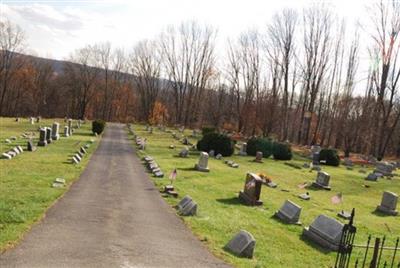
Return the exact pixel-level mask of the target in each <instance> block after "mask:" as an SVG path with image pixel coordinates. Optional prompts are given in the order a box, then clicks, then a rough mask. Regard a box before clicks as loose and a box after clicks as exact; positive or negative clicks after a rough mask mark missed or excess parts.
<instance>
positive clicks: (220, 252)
mask: <svg viewBox="0 0 400 268" xmlns="http://www.w3.org/2000/svg"><path fill="white" fill-rule="evenodd" d="M132 129H133V130H134V133H135V135H137V136H139V137H141V138H143V139H147V144H146V150H145V151H143V152H140V151H137V153H138V155H139V156H140V157H144V156H146V155H151V156H152V157H153V159H155V160H156V162H157V164H158V165H159V166H161V167H162V168H163V171H164V172H167V171H168V172H170V171H172V170H174V169H175V168H176V170H177V174H178V175H177V178H176V180H175V181H174V183H173V187H174V190H176V191H177V192H179V194H180V197H179V198H171V197H170V196H169V195H168V197H166V198H165V200H166V202H168V203H169V204H170V205H171V206H173V207H175V206H176V205H178V204H179V202H180V201H181V200H182V199H184V196H186V195H188V196H190V198H191V199H192V200H195V202H196V204H197V206H198V210H197V213H196V215H195V216H190V217H187V216H185V217H182V219H183V221H184V222H185V223H186V224H187V225H188V226H189V227H190V228H191V230H192V231H193V232H194V233H195V234H196V236H198V237H199V238H200V239H201V240H202V241H203V243H205V244H206V245H207V246H208V248H209V249H210V250H211V251H212V252H213V253H214V254H216V255H217V256H220V257H221V258H223V259H224V260H225V261H227V262H228V263H232V264H233V265H234V266H239V267H256V266H257V267H330V266H332V265H333V264H334V261H335V257H336V253H335V252H329V251H328V252H327V249H328V248H326V246H324V245H320V244H319V243H318V241H317V242H316V241H313V240H312V239H310V238H308V237H307V236H302V233H303V228H304V227H307V228H308V229H310V228H309V227H310V226H313V227H312V228H311V230H312V231H314V229H313V228H314V227H315V226H316V228H317V227H318V225H315V224H313V222H314V220H315V219H316V218H317V217H318V216H319V215H326V216H327V217H329V218H332V219H334V220H335V221H337V222H339V223H340V224H343V223H345V222H346V220H345V219H343V218H341V217H340V216H338V214H341V212H342V211H343V215H344V216H346V215H347V214H346V213H347V212H348V211H351V209H352V208H353V207H355V208H356V225H358V226H359V227H360V228H359V229H358V232H357V235H356V241H355V243H356V244H364V243H365V238H366V237H367V236H368V234H369V233H372V234H376V235H380V236H383V235H385V234H386V235H388V234H389V229H390V232H391V233H394V234H396V233H400V225H399V224H398V222H399V216H391V215H389V216H387V215H386V214H383V213H382V212H378V211H376V209H377V206H379V205H380V204H381V201H382V194H383V192H384V191H390V192H393V193H396V194H397V195H398V194H399V193H400V177H398V176H396V175H394V176H393V177H391V180H388V179H386V178H387V176H383V177H381V178H380V179H379V180H378V181H377V182H369V181H366V180H365V177H366V176H367V174H368V173H373V172H374V170H375V169H376V166H375V165H370V166H360V165H358V164H356V163H353V170H347V169H346V168H345V167H343V166H339V167H332V166H326V165H323V164H319V165H315V167H318V168H319V169H322V170H323V172H326V173H327V174H329V176H330V179H329V183H328V185H329V187H331V188H332V191H325V190H323V188H314V187H308V186H307V185H311V184H312V182H316V181H317V176H318V171H316V170H311V168H312V158H310V157H309V156H307V157H301V156H299V155H297V154H294V159H293V160H290V161H288V160H285V161H277V160H273V159H271V158H265V157H263V158H262V162H263V163H257V162H254V161H253V160H254V159H255V157H254V156H250V155H248V156H244V155H240V154H239V152H240V149H241V143H239V146H238V148H236V150H235V152H234V154H233V155H232V156H229V157H224V158H223V160H222V161H221V160H218V159H216V158H215V157H216V155H217V154H215V157H210V156H209V157H208V161H207V168H208V169H209V170H210V172H198V171H197V170H195V169H194V168H193V166H194V165H195V164H199V162H198V161H199V159H200V152H196V151H195V150H192V149H191V150H190V157H188V158H185V157H177V155H178V154H179V152H180V151H181V149H182V148H183V147H184V145H182V144H181V143H180V142H179V141H181V140H182V137H183V136H185V137H190V140H191V142H192V143H194V144H195V143H196V142H195V137H193V136H192V134H193V131H192V130H190V129H184V130H183V133H181V132H180V131H179V129H178V128H173V127H169V128H167V129H166V130H165V131H161V130H159V129H157V128H155V127H153V133H152V134H149V133H148V131H146V130H145V127H144V126H143V125H133V126H132ZM172 134H174V135H175V136H176V137H178V139H177V140H175V138H173V136H172ZM131 137H132V136H131ZM196 139H201V134H200V133H199V132H197V133H196ZM178 140H179V141H178ZM171 144H174V145H175V149H170V148H169V146H170V145H171ZM133 146H135V147H136V145H135V140H133ZM188 147H189V146H188ZM189 148H190V147H189ZM206 153H207V154H208V153H209V152H206ZM214 153H215V152H214ZM196 154H197V155H196ZM233 163H235V164H237V165H238V167H236V168H232V167H231V165H232V164H233ZM285 163H290V164H293V165H296V166H299V167H301V168H293V167H292V166H288V165H287V164H285ZM305 163H306V164H307V166H308V167H307V168H302V166H303V164H305ZM360 169H363V171H365V172H366V173H360V172H359V170H360ZM247 172H249V173H254V174H255V175H258V174H265V175H267V177H269V178H271V179H272V181H273V182H274V183H276V184H277V185H278V187H277V188H270V187H267V186H266V184H265V183H264V181H262V186H261V187H260V195H259V199H258V200H262V201H263V204H262V205H260V206H248V205H245V202H243V203H242V202H241V200H240V199H239V196H238V192H239V191H243V192H244V190H245V181H246V174H247ZM392 173H393V174H400V170H398V169H397V170H393V171H392ZM153 181H154V183H155V185H156V186H157V187H158V188H159V189H163V188H164V187H165V186H167V185H169V184H170V181H169V180H168V176H165V177H164V178H163V179H157V178H154V179H153ZM326 181H327V180H325V182H326ZM319 182H324V181H323V180H320V181H319ZM326 184H327V183H325V184H322V185H325V186H326ZM307 193H308V194H307ZM337 193H342V201H341V202H340V203H338V204H334V203H333V202H332V201H331V199H332V197H333V196H334V195H335V194H337ZM299 196H302V197H303V198H304V199H308V200H304V199H303V198H299ZM256 200H257V199H256ZM286 200H290V201H291V202H293V203H294V204H296V205H297V206H298V207H301V212H300V215H299V218H298V221H301V223H302V226H298V225H296V224H291V222H290V221H288V223H285V220H286V219H290V220H293V222H295V219H296V218H297V213H296V211H295V210H294V209H293V212H292V211H291V210H290V208H288V207H286V208H285V207H284V206H285V202H286ZM396 210H398V206H397V207H396ZM278 211H281V213H282V214H283V213H286V214H287V217H286V218H284V219H285V220H282V219H280V218H279V217H278V219H277V218H276V217H273V216H274V214H275V213H277V212H278ZM176 212H177V214H179V213H178V210H177V211H176ZM283 223H285V224H283ZM318 228H319V227H318ZM318 228H317V230H316V231H315V232H313V233H311V235H310V236H312V235H314V236H316V237H323V233H318V230H319V229H318ZM241 230H245V231H246V232H248V233H250V234H251V235H252V236H253V238H254V239H255V240H256V241H257V242H256V246H255V247H254V251H253V257H252V258H251V259H250V258H246V257H238V255H237V254H236V253H233V252H232V251H230V250H227V249H226V245H227V244H228V243H229V241H231V240H232V238H233V237H235V235H237V234H238V233H239V232H240V231H241ZM321 232H322V231H321ZM321 239H322V238H321ZM325 240H327V241H328V242H329V243H331V241H333V243H331V244H332V245H335V236H334V235H331V233H330V231H329V232H327V236H326V237H325Z"/></svg>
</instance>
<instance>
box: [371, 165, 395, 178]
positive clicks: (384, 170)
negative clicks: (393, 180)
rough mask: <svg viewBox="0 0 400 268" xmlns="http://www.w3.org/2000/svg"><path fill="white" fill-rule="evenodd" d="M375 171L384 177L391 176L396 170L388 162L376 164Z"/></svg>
mask: <svg viewBox="0 0 400 268" xmlns="http://www.w3.org/2000/svg"><path fill="white" fill-rule="evenodd" d="M375 167H376V168H375V171H374V173H381V174H382V175H384V176H391V175H392V171H393V170H394V167H393V165H391V164H389V163H387V162H378V163H376V166H375Z"/></svg>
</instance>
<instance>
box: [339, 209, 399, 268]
mask: <svg viewBox="0 0 400 268" xmlns="http://www.w3.org/2000/svg"><path fill="white" fill-rule="evenodd" d="M354 215H355V210H354V209H353V211H352V213H351V218H350V220H349V223H347V224H345V225H344V227H343V232H342V236H341V240H340V244H339V249H338V252H337V255H336V261H335V266H334V267H335V268H347V267H355V268H364V267H367V268H400V253H398V252H399V251H400V247H399V241H400V237H397V238H394V239H387V238H386V237H385V236H384V237H382V238H381V237H375V238H373V237H372V236H371V235H369V236H368V239H367V242H366V243H365V244H363V245H357V244H354V238H355V234H356V232H357V228H356V227H355V226H354V225H353V219H354ZM373 241H374V242H373ZM372 242H373V243H372Z"/></svg>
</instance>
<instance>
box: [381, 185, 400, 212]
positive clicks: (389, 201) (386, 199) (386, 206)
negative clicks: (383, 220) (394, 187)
mask: <svg viewBox="0 0 400 268" xmlns="http://www.w3.org/2000/svg"><path fill="white" fill-rule="evenodd" d="M398 199H399V197H398V195H397V194H395V193H392V192H389V191H385V192H383V195H382V201H381V204H380V205H379V206H378V207H377V208H376V210H378V211H380V212H382V213H384V214H387V215H392V216H396V215H397V214H398V212H397V210H396V206H397V200H398Z"/></svg>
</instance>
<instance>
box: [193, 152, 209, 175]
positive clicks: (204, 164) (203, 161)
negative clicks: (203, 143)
mask: <svg viewBox="0 0 400 268" xmlns="http://www.w3.org/2000/svg"><path fill="white" fill-rule="evenodd" d="M194 168H195V169H196V170H198V171H202V172H209V171H210V170H209V169H208V153H206V152H201V153H200V158H199V162H198V164H196V165H195V166H194Z"/></svg>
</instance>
